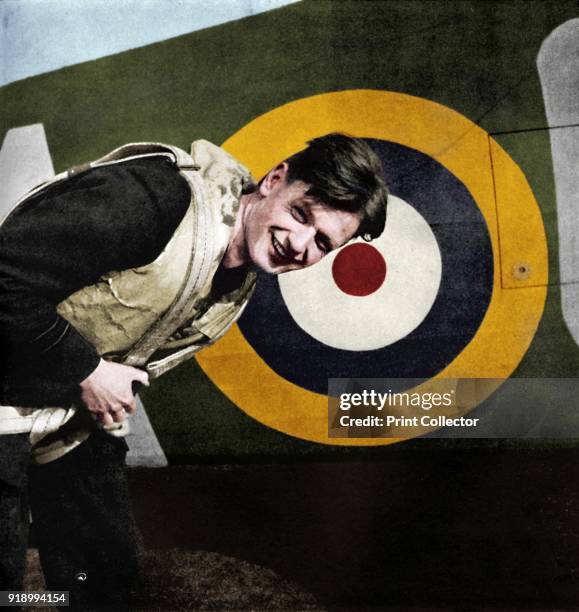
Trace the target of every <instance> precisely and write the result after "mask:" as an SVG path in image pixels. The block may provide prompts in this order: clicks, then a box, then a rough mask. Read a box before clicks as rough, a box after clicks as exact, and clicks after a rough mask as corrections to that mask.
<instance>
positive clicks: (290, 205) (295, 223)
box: [244, 163, 360, 274]
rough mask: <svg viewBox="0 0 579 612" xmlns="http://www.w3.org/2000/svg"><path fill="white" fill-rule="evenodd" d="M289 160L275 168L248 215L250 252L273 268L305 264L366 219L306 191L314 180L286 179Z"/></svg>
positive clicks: (349, 235)
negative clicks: (308, 183)
mask: <svg viewBox="0 0 579 612" xmlns="http://www.w3.org/2000/svg"><path fill="white" fill-rule="evenodd" d="M286 175H287V164H285V163H284V164H280V165H279V166H278V167H277V168H274V170H272V171H271V172H270V173H269V174H268V175H267V176H266V177H265V179H264V180H263V181H262V183H261V185H260V186H259V196H260V198H259V199H256V200H254V201H252V202H251V204H250V205H249V206H248V210H247V214H246V216H245V220H244V226H245V243H246V247H247V252H248V254H249V257H250V259H251V261H252V263H253V264H254V265H256V266H257V267H258V268H260V269H261V270H263V271H264V272H267V273H269V274H281V273H282V272H289V271H291V270H299V269H301V268H306V267H307V266H311V265H313V264H315V263H316V262H318V261H320V259H321V258H322V257H324V255H326V254H327V253H329V252H330V251H332V250H334V249H336V248H338V247H340V246H342V245H343V244H345V243H346V242H348V240H350V238H352V236H353V235H354V233H355V232H356V230H357V229H358V226H359V224H360V217H359V215H358V214H357V213H351V212H346V211H342V210H336V209H335V208H331V207H330V206H328V205H327V204H324V203H322V202H319V201H318V200H316V199H315V198H311V197H308V196H306V192H307V191H308V189H309V185H306V184H305V183H303V182H302V181H294V182H292V183H287V182H286Z"/></svg>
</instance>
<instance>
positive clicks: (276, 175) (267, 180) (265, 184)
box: [259, 162, 289, 196]
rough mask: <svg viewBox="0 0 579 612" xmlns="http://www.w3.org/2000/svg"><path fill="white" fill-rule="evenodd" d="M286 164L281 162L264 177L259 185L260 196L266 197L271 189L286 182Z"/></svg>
mask: <svg viewBox="0 0 579 612" xmlns="http://www.w3.org/2000/svg"><path fill="white" fill-rule="evenodd" d="M288 168H289V166H288V163H287V162H282V163H281V164H278V165H277V166H276V167H275V168H272V169H271V170H270V171H269V172H268V173H267V174H266V175H265V176H264V177H263V180H262V181H261V183H260V184H259V193H260V195H262V196H267V195H269V194H270V193H271V191H272V189H273V188H274V187H276V186H277V185H279V184H280V183H283V182H284V181H285V180H286V177H287V173H288Z"/></svg>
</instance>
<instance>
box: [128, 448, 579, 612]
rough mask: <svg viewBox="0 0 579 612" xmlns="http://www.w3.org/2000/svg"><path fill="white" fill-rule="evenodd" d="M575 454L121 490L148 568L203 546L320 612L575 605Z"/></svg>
mask: <svg viewBox="0 0 579 612" xmlns="http://www.w3.org/2000/svg"><path fill="white" fill-rule="evenodd" d="M578 459H579V450H574V449H544V450H537V449H536V448H535V449H526V450H524V449H496V448H495V449H492V450H490V449H487V450H485V449H469V450H460V451H457V450H448V451H439V452H421V451H413V452H404V453H398V454H391V455H389V456H388V457H386V458H384V460H382V461H372V462H357V463H343V462H339V463H338V462H334V463H303V462H302V463H300V464H278V465H230V466H199V467H193V466H180V467H172V468H167V469H161V470H145V469H140V470H133V471H131V473H130V482H131V490H132V494H133V498H134V508H135V514H136V518H137V521H138V523H139V525H140V527H141V530H142V532H143V537H144V544H145V547H146V548H147V549H148V550H149V555H150V558H151V559H152V563H153V565H155V559H156V558H157V557H156V556H155V555H158V558H159V559H160V558H161V557H162V555H163V554H165V553H162V552H161V551H162V550H165V551H166V550H167V549H178V550H180V551H213V552H215V553H218V554H219V555H220V556H225V557H227V558H232V557H233V558H236V559H237V560H243V561H244V562H247V563H249V564H253V565H254V566H259V567H260V568H267V570H266V569H263V572H267V571H268V570H272V571H273V572H275V575H277V576H279V580H280V581H281V580H283V581H288V582H289V583H291V584H293V585H299V586H298V587H297V590H298V592H302V593H305V594H310V595H312V596H313V598H314V601H316V602H317V604H318V605H319V606H320V607H322V608H325V609H332V610H333V609H348V610H368V609H375V610H383V609H386V608H390V607H396V608H399V609H410V608H423V607H425V608H428V609H464V610H478V609H490V608H492V609H500V610H504V609H517V610H523V609H542V610H561V609H569V610H575V609H579V599H578V595H579V571H578V575H577V577H575V575H574V568H575V567H579V492H578V489H577V482H578V481H579V461H578ZM154 549H158V553H154V552H153V550H154ZM238 562H239V561H238ZM163 563H164V564H165V563H167V560H166V559H165V561H164V562H163ZM257 571H258V573H259V568H258V569H257ZM272 585H273V583H272ZM215 586H216V585H215ZM216 588H217V591H218V590H219V588H218V587H216ZM272 588H274V587H273V586H272ZM284 588H285V587H284ZM294 601H295V603H296V605H298V606H299V605H300V604H299V603H298V602H301V605H302V606H303V605H305V604H306V603H308V602H309V603H311V600H310V599H308V598H307V597H305V599H304V598H302V599H299V597H298V599H297V600H294ZM256 603H258V602H256ZM272 603H273V602H272ZM246 604H247V605H248V606H249V603H247V602H246ZM233 609H236V608H233ZM237 609H241V608H237ZM246 609H249V608H246ZM269 609H275V608H269ZM300 609H305V608H303V607H302V608H300Z"/></svg>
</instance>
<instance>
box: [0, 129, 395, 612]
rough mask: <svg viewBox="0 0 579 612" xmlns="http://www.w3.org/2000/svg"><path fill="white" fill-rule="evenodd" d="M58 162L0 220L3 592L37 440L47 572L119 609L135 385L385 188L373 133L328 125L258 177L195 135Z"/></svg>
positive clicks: (350, 231)
mask: <svg viewBox="0 0 579 612" xmlns="http://www.w3.org/2000/svg"><path fill="white" fill-rule="evenodd" d="M59 176H60V180H56V181H53V182H51V183H50V184H48V185H46V186H44V187H43V188H41V189H40V190H36V191H34V192H32V193H31V194H30V195H29V196H28V197H26V199H25V200H24V201H23V202H21V203H20V204H19V206H17V207H16V209H15V210H14V211H13V212H12V214H11V215H9V217H8V218H7V220H6V221H5V223H4V224H3V226H2V228H1V231H0V237H1V240H2V248H1V252H0V340H1V341H2V343H3V346H4V347H6V348H5V350H4V357H5V359H4V363H3V368H2V379H1V380H2V384H1V387H0V434H4V435H2V436H0V530H1V532H0V590H2V589H10V588H12V589H17V588H19V585H20V584H21V580H22V576H23V571H24V555H25V551H26V543H27V528H26V524H27V520H26V519H27V516H26V515H27V508H28V506H27V500H26V487H27V481H26V465H27V463H28V460H29V456H30V453H31V445H32V446H34V449H33V452H34V455H35V457H36V461H37V462H38V463H39V464H40V465H37V466H35V467H33V468H32V469H31V471H30V483H29V490H30V505H31V508H32V515H33V520H34V525H35V529H36V537H37V541H38V546H39V549H40V554H41V560H42V564H43V569H44V572H45V576H46V579H47V584H48V588H49V589H52V590H69V591H71V603H72V605H73V606H76V607H78V608H83V607H87V606H99V605H100V606H102V607H105V608H109V609H110V608H111V607H112V608H123V607H126V605H127V602H128V594H129V591H130V588H131V584H132V582H133V581H134V576H135V573H136V572H135V567H136V553H135V544H134V542H135V537H134V526H133V524H132V518H131V513H130V509H129V507H128V501H127V493H126V483H125V480H124V472H123V466H124V455H125V453H126V444H125V443H124V441H123V440H122V437H118V436H119V435H122V434H123V426H124V421H125V415H126V413H131V412H133V411H134V410H135V400H134V396H133V389H134V383H141V384H148V382H149V375H151V377H154V376H157V375H159V374H161V373H163V372H165V371H167V370H168V369H169V368H171V367H174V366H175V365H176V364H178V363H180V362H181V361H183V360H184V359H187V358H189V357H191V356H192V355H193V354H194V353H195V352H196V351H197V350H199V349H200V348H202V347H203V346H206V345H207V344H210V343H211V342H213V341H215V340H217V339H218V338H219V337H220V336H221V335H222V334H223V333H224V332H225V331H226V330H227V329H228V328H229V327H230V326H231V324H232V323H233V322H234V321H235V320H236V319H237V318H238V317H239V315H240V314H241V311H242V310H243V307H244V306H245V304H246V303H247V300H248V299H249V298H250V296H251V293H252V291H253V287H254V284H255V278H256V271H257V270H261V271H263V272H266V273H270V274H281V273H284V272H290V271H292V270H297V269H301V268H304V267H307V266H310V265H313V264H315V263H316V262H317V261H319V260H320V259H321V258H322V257H324V255H326V254H327V253H328V252H330V251H331V250H333V249H336V248H338V247H340V246H342V245H343V244H345V243H346V242H348V241H349V240H350V239H351V238H353V237H355V236H364V237H366V238H367V239H372V238H374V237H377V236H378V235H380V234H381V232H382V231H383V228H384V223H385V215H386V197H387V190H386V187H385V185H384V181H383V178H382V167H381V164H380V161H379V160H378V158H377V157H376V155H375V154H374V153H373V152H372V150H371V149H370V147H369V146H368V145H367V144H366V143H365V142H364V141H362V140H359V139H355V138H350V137H348V136H345V135H341V134H330V135H327V136H324V137H321V138H317V139H315V140H313V141H311V142H310V143H309V145H308V147H307V148H306V149H304V150H303V151H300V152H299V153H297V154H296V155H294V156H292V157H290V158H289V159H287V160H285V161H284V162H282V163H280V164H279V165H278V166H276V167H275V168H273V169H272V170H271V171H270V172H269V173H268V174H267V175H266V176H265V177H264V178H263V179H262V180H261V182H260V183H259V184H258V185H257V186H256V185H255V183H254V182H253V180H252V178H251V176H250V175H249V173H248V171H247V170H246V169H245V168H244V167H243V166H241V164H239V162H237V161H236V160H234V159H233V158H232V157H231V156H229V155H228V154H227V153H225V152H224V151H223V150H221V149H219V148H218V147H215V146H214V145H211V144H210V143H207V142H205V141H197V142H196V143H194V144H193V146H192V154H191V156H188V155H187V154H186V153H184V152H183V151H181V150H179V149H175V148H172V147H166V146H163V145H128V146H127V147H124V148H121V149H119V150H117V151H115V152H113V153H112V154H111V155H109V156H107V157H106V158H103V159H102V160H99V162H97V163H95V164H93V165H92V166H84V167H82V168H80V169H73V170H72V171H70V172H69V174H68V175H67V177H68V178H62V176H61V175H59ZM134 366H139V367H134ZM141 368H144V369H141ZM51 406H55V408H51ZM110 434H112V435H110Z"/></svg>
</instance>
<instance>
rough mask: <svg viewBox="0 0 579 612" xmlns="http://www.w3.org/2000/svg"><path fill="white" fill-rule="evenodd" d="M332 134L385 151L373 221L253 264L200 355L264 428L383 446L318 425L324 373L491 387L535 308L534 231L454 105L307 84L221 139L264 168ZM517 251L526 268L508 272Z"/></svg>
mask: <svg viewBox="0 0 579 612" xmlns="http://www.w3.org/2000/svg"><path fill="white" fill-rule="evenodd" d="M330 132H343V133H347V134H351V135H354V136H358V137H361V138H365V139H366V140H367V142H368V143H369V144H370V146H371V147H373V149H374V150H375V152H376V153H377V154H378V156H379V157H380V159H381V161H382V165H383V168H384V175H385V177H386V182H387V183H388V185H389V188H390V192H391V195H390V197H389V206H388V212H387V220H386V228H385V231H384V233H383V234H382V236H380V237H379V238H377V239H376V240H373V241H372V242H370V243H365V242H364V241H363V240H361V239H358V240H356V241H354V242H352V243H350V244H348V245H346V246H345V247H343V248H342V249H340V250H338V251H337V252H334V253H331V254H329V255H328V256H327V257H326V258H325V259H324V260H322V262H321V263H319V264H317V265H316V266H313V267H312V268H309V269H306V270H302V271H299V272H291V273H289V274H286V275H282V276H280V277H277V278H276V277H271V276H263V277H261V278H260V279H259V282H258V285H257V288H256V291H255V294H254V296H253V298H252V300H251V302H250V303H249V305H248V307H247V308H246V310H245V312H244V314H243V316H242V318H241V319H240V320H239V323H238V325H237V326H234V327H233V328H232V329H231V330H230V331H229V332H228V333H227V334H226V335H225V336H224V338H223V339H222V340H220V341H219V342H217V343H216V344H215V345H214V346H212V347H210V348H208V349H206V350H204V351H202V352H200V353H199V354H198V355H197V357H196V358H197V360H198V362H199V364H200V365H201V367H202V369H203V370H204V371H205V373H206V374H207V376H209V378H210V379H211V380H212V381H213V382H214V384H215V385H216V386H217V387H218V388H219V389H220V390H221V391H222V392H223V393H224V394H225V395H226V396H227V397H229V398H230V399H231V401H232V402H233V403H234V404H236V405H237V406H238V407H239V408H240V409H241V410H243V411H245V412H246V413H247V414H248V415H249V416H251V417H253V418H254V419H256V420H257V421H259V422H261V423H262V424H264V425H266V426H268V427H271V428H273V429H276V430H278V431H281V432H283V433H285V434H288V435H292V436H296V437H298V438H302V439H305V440H311V441H314V442H321V443H325V444H338V445H340V444H341V445H382V444H390V443H392V442H396V441H397V440H396V439H392V438H380V437H378V438H363V439H357V438H330V437H329V435H328V398H327V388H328V378H378V379H380V378H405V379H413V378H414V379H437V378H486V379H492V380H495V381H496V382H495V383H493V384H491V385H489V386H488V393H490V392H492V390H493V389H496V388H497V387H498V386H499V385H500V381H501V380H504V379H505V378H508V377H509V376H510V375H511V373H512V372H513V371H514V370H515V368H516V367H517V366H518V364H519V363H520V362H521V359H522V358H523V356H524V354H525V352H526V350H527V349H528V347H529V345H530V343H531V342H532V340H533V337H534V335H535V332H536V330H537V326H538V323H539V321H540V318H541V315H542V312H543V307H544V303H545V298H546V286H547V283H548V264H547V262H548V258H547V246H546V239H545V232H544V227H543V223H542V219H541V213H540V211H539V207H538V204H537V202H536V200H535V199H534V196H533V194H532V192H531V189H530V187H529V185H528V183H527V181H526V179H525V177H524V175H523V173H522V172H521V170H520V169H519V168H518V166H517V165H516V164H515V163H514V161H513V160H512V159H511V158H510V157H509V156H508V154H507V153H506V152H505V151H504V150H503V149H502V148H501V147H500V146H499V145H498V144H497V143H496V142H495V141H494V140H493V139H492V138H491V137H490V136H489V134H487V133H486V132H485V131H484V130H482V129H481V128H480V127H479V126H478V125H476V124H474V123H473V122H472V121H470V120H469V119H467V118H466V117H464V116H463V115H461V114H459V113H457V112H456V111H454V110H452V109H450V108H447V107H445V106H442V105H440V104H436V103H434V102H431V101H429V100H425V99H422V98H416V97H413V96H408V95H405V94H399V93H394V92H387V91H370V90H352V91H342V92H335V93H327V94H321V95H318V96H313V97H311V98H304V99H301V100H296V101H295V102H291V103H289V104H286V105H284V106H281V107H279V108H277V109H274V110H272V111H270V112H268V113H266V114H265V115H262V116H261V117H258V118H257V119H255V120H254V121H252V122H251V123H250V124H248V125H246V126H245V127H244V128H242V129H241V130H240V131H239V132H237V133H236V134H235V135H234V136H233V137H231V138H230V139H229V140H228V141H227V142H226V143H224V145H223V146H224V147H225V148H226V149H227V150H228V151H229V152H230V153H232V154H233V155H234V156H235V157H237V158H238V159H241V160H243V161H244V162H245V163H246V165H247V166H248V167H249V168H250V169H251V171H252V173H253V175H254V176H256V177H261V176H264V175H265V174H266V172H267V171H268V170H270V169H271V168H272V167H275V165H276V164H278V163H279V162H280V160H283V159H287V158H288V157H290V156H291V155H292V154H294V153H295V152H296V151H298V150H300V149H302V148H303V147H304V145H305V143H306V142H307V141H308V140H311V139H312V138H315V137H317V136H321V135H323V134H327V133H330ZM264 142H266V143H267V144H268V146H267V147H264V146H263V143H264ZM521 218H524V219H525V223H524V224H521V223H520V219H521ZM499 234H500V240H499ZM521 252H524V254H525V261H528V263H529V269H531V270H532V271H533V275H532V277H529V278H527V277H524V278H523V277H521V278H518V277H517V278H513V276H512V269H513V266H514V265H515V264H516V263H517V262H518V261H519V259H520V256H521ZM513 289H516V291H514V290H513ZM472 408H474V405H472V406H467V407H466V408H465V409H466V410H469V409H472Z"/></svg>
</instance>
